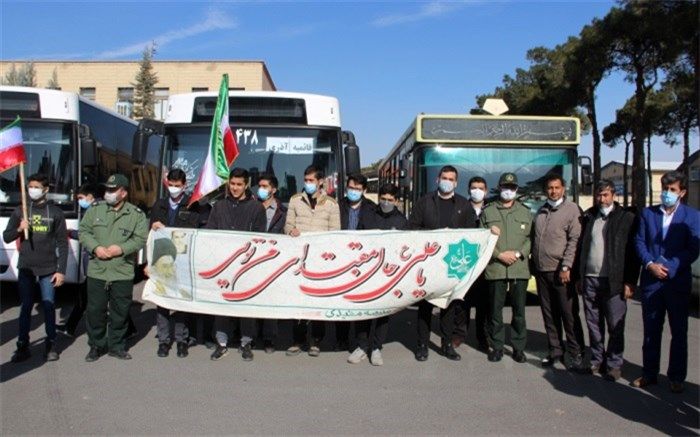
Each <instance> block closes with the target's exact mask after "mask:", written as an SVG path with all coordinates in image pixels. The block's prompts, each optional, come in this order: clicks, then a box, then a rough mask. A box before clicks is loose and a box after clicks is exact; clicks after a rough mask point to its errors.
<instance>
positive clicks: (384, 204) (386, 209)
mask: <svg viewBox="0 0 700 437" xmlns="http://www.w3.org/2000/svg"><path fill="white" fill-rule="evenodd" d="M379 208H380V209H381V210H382V212H383V213H384V214H389V213H390V212H391V211H393V210H394V208H395V206H394V204H393V203H392V202H389V201H388V200H380V201H379Z"/></svg>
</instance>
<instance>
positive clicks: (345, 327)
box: [333, 322, 352, 345]
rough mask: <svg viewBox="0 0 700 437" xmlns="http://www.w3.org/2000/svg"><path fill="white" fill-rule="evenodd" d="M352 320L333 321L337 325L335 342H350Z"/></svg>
mask: <svg viewBox="0 0 700 437" xmlns="http://www.w3.org/2000/svg"><path fill="white" fill-rule="evenodd" d="M351 324H352V322H333V325H334V326H335V344H336V345H337V344H343V343H344V344H346V345H347V344H348V343H349V342H350V325H351Z"/></svg>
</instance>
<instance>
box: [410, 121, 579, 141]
mask: <svg viewBox="0 0 700 437" xmlns="http://www.w3.org/2000/svg"><path fill="white" fill-rule="evenodd" d="M419 137H420V140H421V141H442V142H460V143H480V142H486V143H541V144H577V143H578V142H579V124H578V122H577V119H575V118H563V117H560V118H555V117H552V118H549V119H547V118H545V119H543V118H538V119H534V118H527V117H491V116H488V117H473V116H462V117H423V118H421V120H420V132H419Z"/></svg>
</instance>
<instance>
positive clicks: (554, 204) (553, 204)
mask: <svg viewBox="0 0 700 437" xmlns="http://www.w3.org/2000/svg"><path fill="white" fill-rule="evenodd" d="M547 203H549V206H551V207H552V208H556V207H557V206H559V205H561V204H562V203H564V198H563V197H562V198H561V199H559V200H552V199H547Z"/></svg>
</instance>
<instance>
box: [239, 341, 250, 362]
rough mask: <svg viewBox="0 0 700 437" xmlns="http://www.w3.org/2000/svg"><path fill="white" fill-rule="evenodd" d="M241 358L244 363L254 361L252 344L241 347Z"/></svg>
mask: <svg viewBox="0 0 700 437" xmlns="http://www.w3.org/2000/svg"><path fill="white" fill-rule="evenodd" d="M241 358H243V361H253V348H252V345H251V344H250V343H248V344H246V345H245V346H243V347H241Z"/></svg>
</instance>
